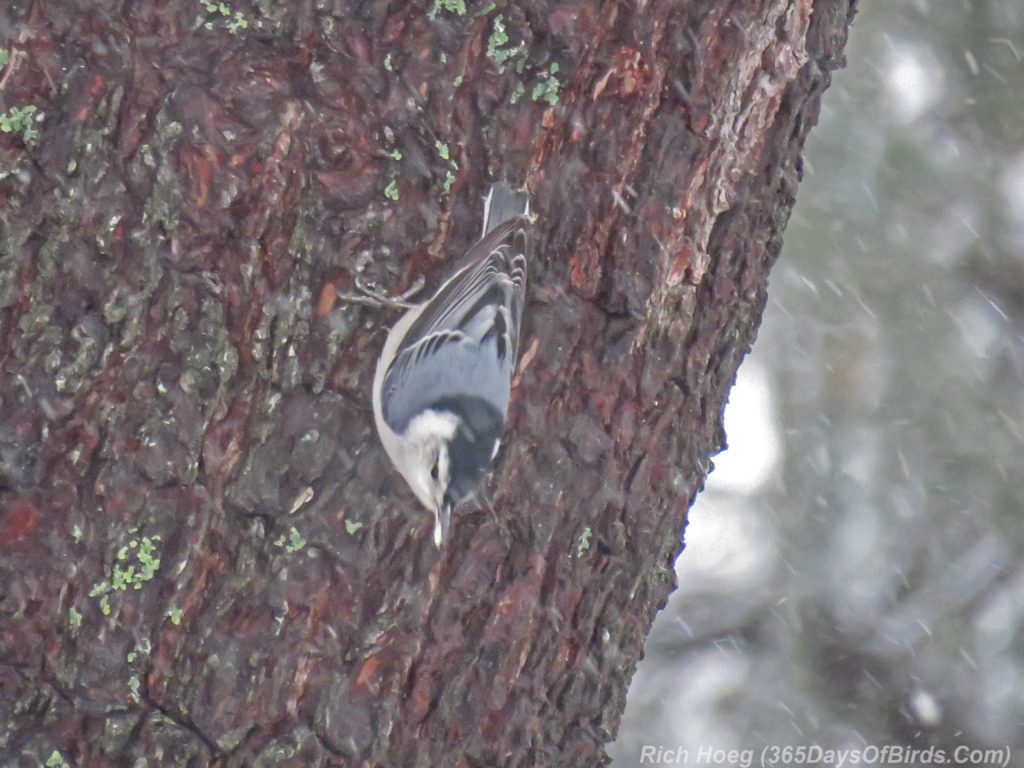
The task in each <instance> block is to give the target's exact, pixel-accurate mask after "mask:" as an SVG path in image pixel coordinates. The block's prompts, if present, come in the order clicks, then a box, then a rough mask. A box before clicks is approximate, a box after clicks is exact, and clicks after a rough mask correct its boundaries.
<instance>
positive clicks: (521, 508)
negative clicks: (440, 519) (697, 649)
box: [0, 0, 856, 766]
mask: <svg viewBox="0 0 1024 768" xmlns="http://www.w3.org/2000/svg"><path fill="white" fill-rule="evenodd" d="M855 1H856V0H733V1H732V2H722V1H721V0H694V1H693V2H679V0H648V1H644V0H640V1H639V2H630V3H624V2H614V1H612V0H608V1H606V2H596V3H595V2H592V1H591V0H586V2H583V1H582V0H581V1H579V2H570V3H565V4H554V3H552V4H546V3H541V2H534V1H533V0H525V2H522V3H518V4H515V5H512V4H505V3H501V2H499V3H498V4H497V7H493V4H489V3H485V2H483V1H482V0H475V1H474V2H470V3H469V4H467V5H465V6H464V4H463V2H462V0H436V2H435V4H434V7H433V8H431V7H430V6H429V5H424V4H422V3H419V4H416V3H414V4H408V5H407V4H403V3H386V2H360V1H357V0H324V1H323V2H320V1H319V0H318V1H317V2H313V1H312V0H306V2H301V3H297V4H295V5H294V6H293V5H291V4H289V3H279V2H274V1H273V0H226V2H225V3H224V4H220V3H217V4H206V3H204V2H201V1H200V0H196V1H195V2H192V1H191V0H189V1H188V2H185V1H184V0H178V1H169V0H137V1H136V2H124V1H121V2H119V1H118V0H79V1H78V2H72V1H71V0H68V1H67V2H60V3H50V2H41V1H36V2H23V3H19V4H13V5H11V6H9V7H8V8H7V9H6V10H4V11H2V12H0V14H2V15H0V33H2V39H4V40H6V41H7V50H8V54H9V55H8V61H7V63H6V64H5V65H4V68H3V74H2V81H0V105H2V107H3V110H4V114H5V115H6V116H7V118H8V128H9V129H10V132H7V133H3V134H0V168H2V169H3V170H4V171H6V173H5V175H4V177H3V178H2V179H0V228H2V232H0V234H2V246H0V764H2V765H7V764H10V763H12V762H15V763H16V764H18V765H41V764H46V765H62V764H68V765H77V766H87V765H140V764H141V763H138V762H136V761H137V760H139V759H141V758H145V759H146V760H147V761H148V763H147V764H148V765H151V766H152V765H196V766H199V765H239V766H240V765H260V766H285V765H288V766H292V765H294V766H306V765H328V764H331V765H349V766H448V765H451V766H542V765H544V766H547V765H551V766H593V765H595V764H599V763H601V762H602V760H603V759H604V752H603V745H604V744H605V743H606V742H607V741H608V740H609V739H610V738H612V736H613V735H614V733H615V731H616V728H617V725H618V721H619V716H620V713H621V711H622V708H623V705H624V701H625V693H626V688H627V685H628V683H629V679H630V676H631V675H632V673H633V670H634V668H635V666H636V663H637V661H638V658H639V656H640V653H641V650H642V645H643V641H644V637H645V635H646V634H647V631H648V629H649V627H650V625H651V622H652V621H653V619H654V615H655V613H656V612H657V610H658V608H659V607H660V606H661V605H663V604H664V602H665V599H666V597H667V595H668V593H669V592H670V590H671V589H672V588H673V586H674V582H673V578H674V577H673V569H672V563H673V560H674V558H675V557H676V555H677V554H678V552H679V551H680V549H681V546H682V544H681V532H682V528H683V525H684V522H685V517H686V510H687V508H688V506H689V504H690V502H691V501H692V499H693V497H694V495H695V494H696V493H697V491H698V490H699V488H700V487H701V484H702V483H703V481H704V478H705V475H706V473H707V471H708V469H709V467H710V461H709V457H710V456H711V455H712V454H713V453H714V452H715V451H717V450H719V449H720V448H721V447H722V444H723V435H722V429H721V410H722V406H723V403H724V401H725V398H726V395H727V392H728V390H729V387H730V385H731V384H732V381H733V378H734V375H735V373H736V368H737V366H738V365H739V362H740V360H741V359H742V357H743V355H744V354H745V353H746V352H747V351H748V349H749V347H750V344H751V342H752V340H753V338H754V336H755V333H756V330H757V325H758V322H759V320H760V316H761V311H762V309H763V306H764V303H765V297H766V282H767V277H768V271H769V268H770V267H771V265H772V263H773V261H774V260H775V258H776V256H777V255H778V252H779V248H780V244H781V234H782V230H783V227H784V225H785V223H786V219H787V217H788V214H789V210H790V207H791V205H792V203H793V198H794V194H795V192H796V187H797V183H798V180H799V178H800V172H801V166H800V152H801V148H802V145H803V142H804V139H805V137H806V134H807V131H808V130H809V128H810V126H811V125H812V124H813V123H814V121H815V119H816V116H817V114H818V108H819V102H820V98H821V95H822V92H823V91H824V90H825V88H826V87H827V85H828V83H829V78H830V72H831V70H833V69H834V68H836V67H837V66H839V65H840V64H841V62H842V48H843V45H844V43H845V40H846V34H847V27H848V25H849V23H850V19H851V18H852V14H853V7H852V6H853V5H854V4H855ZM29 105H31V106H35V107H36V108H37V110H38V112H37V114H36V115H31V114H26V113H24V112H21V111H19V112H16V113H12V112H11V111H10V110H12V109H15V108H16V109H18V110H21V108H22V107H24V106H29ZM19 115H20V116H21V117H20V118H19ZM39 115H44V116H45V117H44V118H43V119H41V120H37V119H36V118H37V117H38V116H39ZM12 120H13V123H12V122H11V121H12ZM35 131H38V134H39V135H38V137H36V136H34V135H33V134H34V132H35ZM499 176H505V177H507V178H509V179H511V180H512V181H514V182H516V183H524V182H525V183H526V184H527V185H528V187H529V188H530V189H531V190H532V193H533V206H534V209H535V210H536V211H537V212H538V213H539V216H540V218H539V223H538V237H537V254H536V259H535V261H534V263H533V264H531V265H530V269H531V274H530V295H529V303H528V305H527V310H526V313H527V314H526V319H525V328H524V333H523V342H522V346H521V358H522V359H521V363H520V370H519V374H518V376H517V382H516V388H515V391H514V395H513V402H512V406H511V409H510V414H509V424H508V428H507V430H506V434H505V437H504V440H503V445H504V448H503V450H502V453H503V455H502V457H501V459H500V461H499V464H498V469H497V472H496V473H495V476H494V478H493V480H492V482H491V484H490V486H489V495H490V497H491V499H492V502H493V510H494V514H495V516H496V517H497V518H498V520H500V524H498V523H497V522H496V520H495V519H494V517H492V514H491V511H489V510H488V509H487V508H486V506H484V508H482V509H479V510H477V509H473V508H472V507H470V508H468V509H465V510H461V511H460V512H458V513H457V515H456V517H455V520H454V521H453V526H452V532H451V539H450V541H449V543H448V546H447V548H446V549H445V550H444V551H443V552H441V553H438V552H437V550H435V548H434V546H433V543H432V540H431V527H432V521H431V518H430V516H429V515H428V514H427V513H426V512H425V511H424V510H422V509H421V508H420V507H419V506H418V505H417V503H416V502H415V500H414V498H413V497H412V494H411V493H410V492H409V491H408V489H407V488H406V486H405V484H404V483H403V482H402V481H401V479H400V478H399V477H398V475H397V474H396V473H395V472H394V471H393V469H392V468H391V466H390V464H389V463H388V460H387V458H386V456H385V455H384V453H383V451H382V449H381V448H380V447H379V444H378V442H377V439H376V436H375V434H374V432H373V425H372V416H371V413H370V394H369V392H370V381H371V377H372V370H373V365H374V362H375V359H376V355H377V353H378V352H379V350H380V347H381V345H382V343H383V340H384V335H385V332H386V328H387V327H388V325H389V324H390V323H391V322H393V321H394V319H395V316H394V314H393V313H389V312H387V311H383V310H375V309H371V308H367V307H364V306H360V305H354V304H349V303H345V302H344V301H341V300H339V299H338V298H337V294H344V293H347V292H350V291H352V290H353V283H354V278H355V276H356V275H359V274H361V275H362V279H363V280H365V281H366V282H372V283H375V284H376V285H377V286H379V287H380V288H382V289H385V290H388V291H398V290H400V289H402V288H405V287H407V286H408V285H410V284H411V283H413V281H414V280H415V279H416V278H417V277H418V276H419V275H424V276H425V277H426V278H427V284H428V289H429V287H432V286H434V285H436V284H437V281H438V280H439V279H440V278H442V277H443V276H444V275H445V274H446V272H447V271H448V270H449V269H450V267H451V264H452V263H453V261H454V260H455V259H457V258H458V257H459V256H460V255H461V253H462V252H463V251H464V250H465V248H466V247H467V246H468V245H470V244H471V242H472V241H473V239H474V238H475V237H477V236H478V228H479V218H480V212H481V198H482V195H483V194H484V192H485V190H486V188H487V184H488V179H490V178H496V177H499ZM684 683H685V681H680V684H684Z"/></svg>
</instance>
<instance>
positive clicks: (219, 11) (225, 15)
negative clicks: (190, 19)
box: [200, 0, 249, 35]
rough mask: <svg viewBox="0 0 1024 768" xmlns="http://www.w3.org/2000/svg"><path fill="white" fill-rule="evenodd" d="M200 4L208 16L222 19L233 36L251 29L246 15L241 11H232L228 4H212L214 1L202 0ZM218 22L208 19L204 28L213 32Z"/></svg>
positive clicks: (214, 19) (204, 23)
mask: <svg viewBox="0 0 1024 768" xmlns="http://www.w3.org/2000/svg"><path fill="white" fill-rule="evenodd" d="M200 3H201V4H202V6H203V10H205V11H206V13H207V14H210V15H213V16H214V17H221V18H222V19H223V20H224V26H225V27H226V28H227V30H228V32H230V33H231V34H232V35H237V34H238V33H239V32H241V31H242V30H244V29H248V28H249V20H248V19H247V18H246V17H245V14H244V13H242V12H241V11H232V10H231V6H230V5H229V4H228V3H225V2H212V0H200ZM217 20H218V19H216V18H213V19H209V18H208V19H207V20H206V21H205V22H203V28H204V29H207V30H212V29H213V28H214V26H215V21H217Z"/></svg>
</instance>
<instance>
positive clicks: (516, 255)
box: [383, 216, 529, 429]
mask: <svg viewBox="0 0 1024 768" xmlns="http://www.w3.org/2000/svg"><path fill="white" fill-rule="evenodd" d="M528 226H529V219H528V218H527V217H525V216H519V217H516V218H514V219H512V220H510V221H507V222H505V223H503V224H501V225H499V226H497V227H495V228H494V229H493V230H492V231H491V232H490V233H488V234H487V236H486V237H484V238H483V239H482V240H480V241H479V242H478V243H477V244H476V245H474V246H473V247H472V248H471V249H470V251H469V253H468V254H467V256H466V264H465V266H463V267H462V268H461V269H460V270H459V271H457V272H456V273H455V274H454V275H453V276H452V277H451V278H450V279H449V280H448V281H447V282H445V283H444V285H442V286H441V287H440V288H439V289H438V291H437V293H435V294H434V296H433V297H431V298H430V299H428V300H427V302H426V303H425V304H424V305H423V308H422V310H421V311H420V313H419V315H418V316H417V317H416V319H415V320H414V321H413V322H412V324H411V325H410V326H409V329H408V330H407V331H406V334H405V336H404V337H403V338H402V341H401V342H400V344H399V346H398V349H397V350H396V353H395V357H394V359H393V360H392V361H391V364H390V365H389V366H388V369H387V371H386V372H385V374H384V381H383V391H384V392H385V393H387V396H386V397H384V398H383V401H384V403H387V404H388V405H389V407H388V408H387V411H388V412H387V413H385V414H384V415H385V419H386V420H387V421H388V422H389V423H390V424H392V426H393V428H395V429H399V428H401V427H403V426H404V424H403V422H406V416H407V415H408V414H414V413H417V412H419V410H420V409H422V408H423V407H430V406H431V405H432V404H433V403H434V401H435V400H436V399H438V397H439V396H440V392H441V391H444V392H445V393H446V394H449V395H450V394H453V391H452V389H451V387H452V386H453V385H456V386H457V385H458V383H459V381H462V382H463V387H465V388H468V387H470V386H471V384H474V385H475V386H476V387H478V388H480V389H482V390H484V391H485V392H494V398H495V399H496V400H498V399H501V394H502V392H504V393H505V394H504V397H505V398H506V399H507V389H508V383H507V381H506V382H505V383H504V384H502V383H501V382H496V383H491V382H489V381H487V380H486V377H487V376H488V375H489V372H488V370H487V369H488V368H490V369H493V371H494V375H495V376H498V375H500V373H501V372H502V371H506V370H507V373H505V374H504V375H505V377H506V379H508V378H510V377H511V370H512V367H513V366H514V364H515V359H516V351H517V350H518V347H519V324H520V321H521V319H522V314H523V294H524V291H525V287H526V258H527V253H526V251H527V247H528V237H527V229H526V228H527V227H528ZM491 342H493V343H491ZM463 369H464V370H463ZM470 369H473V370H470ZM477 369H479V370H477ZM412 371H416V377H415V380H413V378H412V377H411V375H410V374H411V372H412ZM482 377H483V378H482ZM440 381H444V386H443V387H442V386H440V385H437V382H440ZM432 383H434V386H431V384H432ZM432 390H436V391H432ZM454 391H455V392H459V391H460V389H455V390H454ZM470 394H476V393H473V392H470ZM501 406H502V412H504V403H502V404H501Z"/></svg>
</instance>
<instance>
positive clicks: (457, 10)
mask: <svg viewBox="0 0 1024 768" xmlns="http://www.w3.org/2000/svg"><path fill="white" fill-rule="evenodd" d="M441 13H451V14H454V15H456V16H465V15H466V0H434V5H433V6H432V7H431V9H430V10H429V11H427V18H428V19H430V20H431V21H434V19H436V18H437V17H438V15H439V14H441Z"/></svg>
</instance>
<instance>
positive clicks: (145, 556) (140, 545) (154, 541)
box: [89, 534, 160, 616]
mask: <svg viewBox="0 0 1024 768" xmlns="http://www.w3.org/2000/svg"><path fill="white" fill-rule="evenodd" d="M159 541H160V535H159V534H156V535H154V536H141V537H134V538H132V539H131V540H130V541H129V542H128V543H127V544H125V545H124V546H122V547H121V548H120V549H118V551H117V554H116V555H115V557H114V564H113V567H112V568H111V570H110V576H109V578H106V579H103V580H101V581H98V582H96V583H95V584H93V585H92V588H91V589H90V590H89V597H92V598H96V597H98V598H99V608H100V612H101V613H102V614H103V615H104V616H109V615H110V613H111V611H112V609H113V606H112V605H111V601H110V598H111V596H112V595H113V594H114V593H117V592H127V591H128V590H129V589H133V590H137V589H142V587H143V585H145V584H146V583H147V582H149V581H152V580H153V578H154V577H155V576H156V573H157V571H159V570H160V550H159V545H158V542H159Z"/></svg>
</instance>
